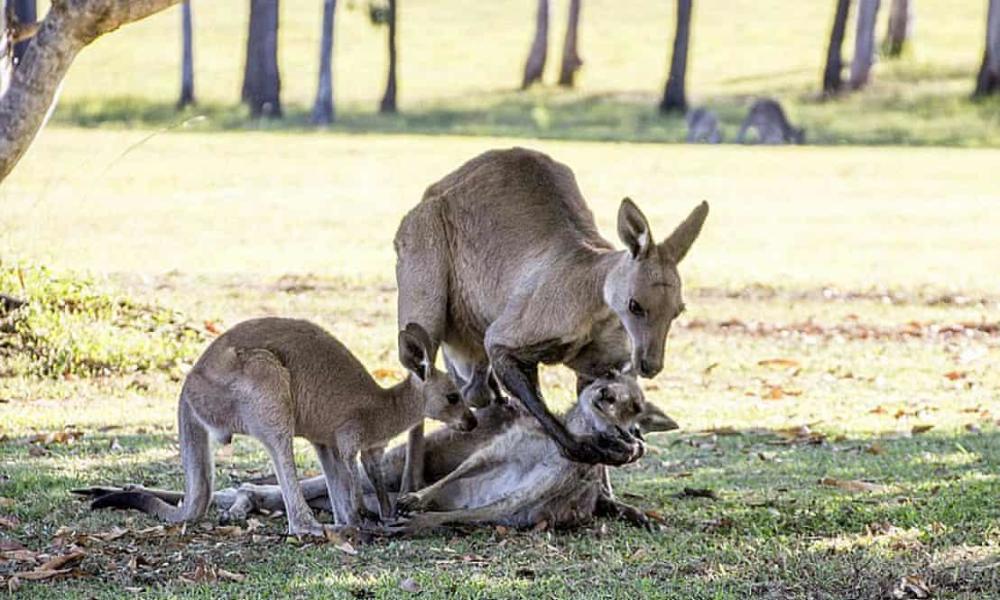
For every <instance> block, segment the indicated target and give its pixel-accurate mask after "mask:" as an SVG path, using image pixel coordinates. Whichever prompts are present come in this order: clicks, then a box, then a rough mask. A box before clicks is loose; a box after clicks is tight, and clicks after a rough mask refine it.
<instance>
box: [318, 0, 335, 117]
mask: <svg viewBox="0 0 1000 600" xmlns="http://www.w3.org/2000/svg"><path fill="white" fill-rule="evenodd" d="M336 11H337V0H323V31H322V32H321V36H320V42H319V82H318V84H317V86H316V101H315V102H314V103H313V110H312V122H313V123H314V124H316V125H328V124H330V123H333V119H334V118H335V116H336V112H335V111H334V104H333V24H334V20H333V19H334V16H335V15H336Z"/></svg>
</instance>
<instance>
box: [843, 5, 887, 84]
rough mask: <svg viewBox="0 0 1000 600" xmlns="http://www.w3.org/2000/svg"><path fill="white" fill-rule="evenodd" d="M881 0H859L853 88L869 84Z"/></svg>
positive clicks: (852, 62)
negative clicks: (876, 22)
mask: <svg viewBox="0 0 1000 600" xmlns="http://www.w3.org/2000/svg"><path fill="white" fill-rule="evenodd" d="M879 4H880V0H858V28H857V31H856V33H855V37H854V57H853V58H852V59H851V80H850V84H851V89H855V90H859V89H861V88H863V87H865V86H866V85H868V77H869V75H870V74H871V70H872V65H873V64H875V21H876V19H877V18H878V8H879Z"/></svg>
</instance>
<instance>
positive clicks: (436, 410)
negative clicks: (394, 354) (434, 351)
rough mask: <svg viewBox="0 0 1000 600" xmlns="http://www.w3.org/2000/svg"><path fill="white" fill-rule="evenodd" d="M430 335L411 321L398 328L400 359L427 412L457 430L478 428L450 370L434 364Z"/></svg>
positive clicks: (426, 415)
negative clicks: (400, 329) (443, 369)
mask: <svg viewBox="0 0 1000 600" xmlns="http://www.w3.org/2000/svg"><path fill="white" fill-rule="evenodd" d="M430 348H431V338H430V336H429V335H427V332H426V331H424V328H423V327H421V326H420V325H417V324H416V323H409V324H407V325H406V327H405V328H404V329H403V330H402V331H400V332H399V362H400V363H402V365H403V366H404V367H406V369H407V370H408V371H410V375H411V383H412V384H413V385H414V387H415V388H416V391H417V394H419V395H420V397H421V399H422V400H423V403H424V416H425V417H428V418H431V419H435V420H437V421H441V422H443V423H445V424H447V425H448V426H449V427H451V428H453V429H457V430H458V431H472V430H473V429H475V428H476V416H475V415H473V414H472V411H471V410H469V407H468V406H466V405H465V403H464V402H462V394H461V393H460V392H459V391H458V388H457V387H455V383H454V382H453V381H452V380H451V378H450V377H448V374H447V373H444V372H443V371H440V370H438V368H437V367H435V366H434V357H433V356H432V355H431V351H430Z"/></svg>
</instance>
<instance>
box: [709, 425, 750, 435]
mask: <svg viewBox="0 0 1000 600" xmlns="http://www.w3.org/2000/svg"><path fill="white" fill-rule="evenodd" d="M699 433H711V434H715V435H740V434H741V433H742V432H741V431H740V430H738V429H736V428H735V427H733V426H732V425H725V426H723V427H713V428H711V429H702V430H701V431H700V432H699Z"/></svg>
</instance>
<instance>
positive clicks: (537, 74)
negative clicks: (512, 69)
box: [521, 0, 549, 90]
mask: <svg viewBox="0 0 1000 600" xmlns="http://www.w3.org/2000/svg"><path fill="white" fill-rule="evenodd" d="M548 54H549V0H538V10H537V11H536V13H535V38H534V39H533V40H532V41H531V49H530V50H528V60H527V61H525V63H524V78H523V79H522V80H521V89H522V90H526V89H528V88H529V87H531V84H533V83H535V82H536V81H541V80H542V73H544V72H545V60H546V58H547V57H548Z"/></svg>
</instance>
